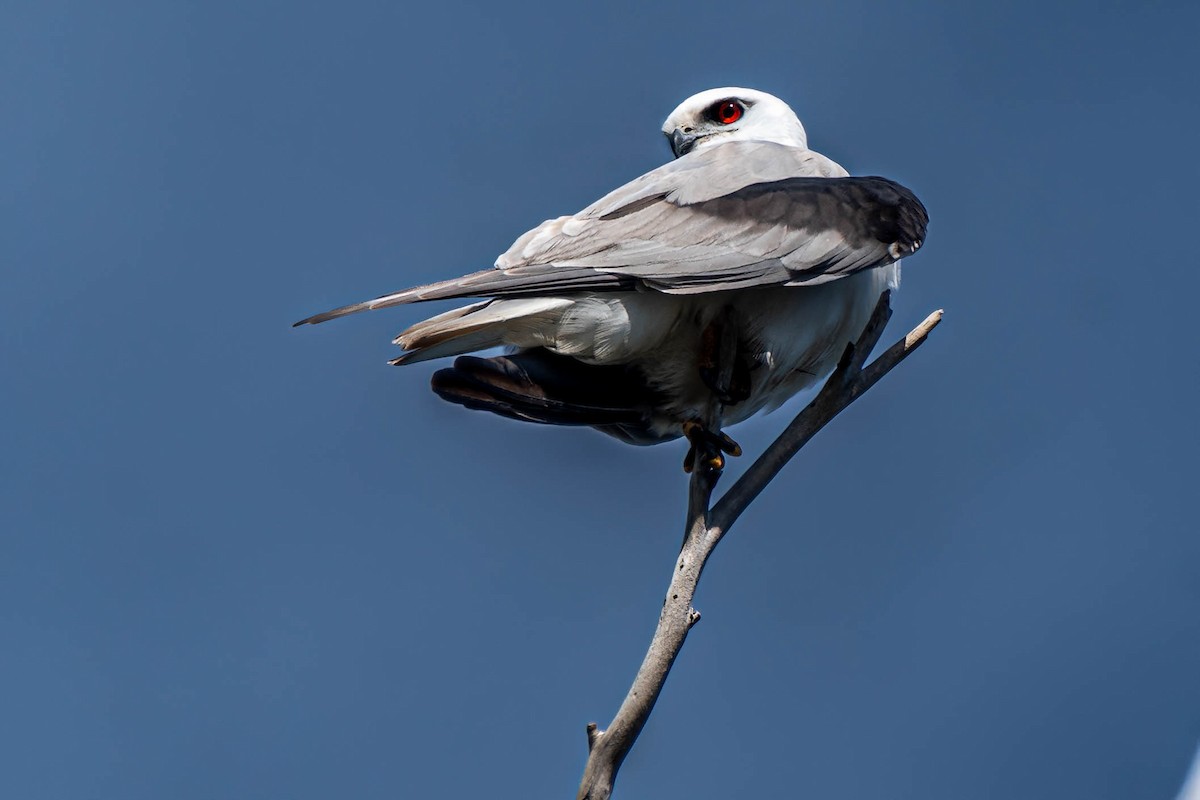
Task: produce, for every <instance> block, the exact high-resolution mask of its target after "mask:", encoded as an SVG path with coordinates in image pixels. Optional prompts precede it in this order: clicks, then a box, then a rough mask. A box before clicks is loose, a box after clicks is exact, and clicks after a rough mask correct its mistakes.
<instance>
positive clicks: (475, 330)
mask: <svg viewBox="0 0 1200 800" xmlns="http://www.w3.org/2000/svg"><path fill="white" fill-rule="evenodd" d="M571 305H572V301H571V300H567V299H564V298H561V297H533V298H524V299H520V300H487V301H484V302H482V303H475V304H473V305H469V306H465V307H463V308H455V309H452V310H450V311H447V312H445V313H444V314H438V315H437V316H436V317H430V318H429V319H427V320H424V321H423V322H418V323H417V324H415V325H413V326H412V327H410V328H408V329H407V330H405V331H404V332H403V333H401V334H400V335H399V336H397V337H396V338H395V340H394V342H393V343H394V344H398V345H400V346H401V347H403V348H404V349H405V350H408V351H409V352H407V353H405V354H404V355H402V356H400V357H399V358H394V359H392V360H391V361H390V362H389V363H391V364H395V365H401V364H414V363H416V362H418V361H428V360H429V359H432V358H442V357H444V356H457V355H461V354H463V353H471V352H474V351H476V350H486V349H487V348H489V347H500V346H501V345H515V346H533V345H540V344H552V343H553V338H554V331H555V330H556V328H557V324H558V321H559V319H561V317H562V314H563V312H564V311H565V310H566V309H568V308H570V307H571Z"/></svg>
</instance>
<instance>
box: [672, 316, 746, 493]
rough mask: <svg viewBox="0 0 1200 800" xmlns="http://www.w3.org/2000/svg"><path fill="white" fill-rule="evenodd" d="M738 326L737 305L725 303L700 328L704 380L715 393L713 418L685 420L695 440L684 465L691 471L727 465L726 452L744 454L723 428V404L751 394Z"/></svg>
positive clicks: (687, 432)
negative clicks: (739, 348)
mask: <svg viewBox="0 0 1200 800" xmlns="http://www.w3.org/2000/svg"><path fill="white" fill-rule="evenodd" d="M738 345H739V341H738V329H737V325H736V324H735V323H734V319H733V309H732V308H731V307H730V306H725V307H724V308H723V309H721V311H720V312H719V313H718V314H717V315H716V316H715V317H714V318H713V320H712V321H711V322H709V323H708V325H706V326H704V329H703V330H702V331H701V332H700V350H699V364H698V367H699V371H700V380H701V381H703V382H704V385H705V386H707V387H708V389H709V391H711V392H712V393H713V403H712V413H711V414H710V415H709V416H710V417H711V419H710V420H709V421H708V422H705V421H703V420H700V419H694V420H691V421H689V422H685V423H684V425H683V435H684V436H686V437H687V440H688V441H689V442H690V443H691V447H690V448H689V449H688V454H687V457H686V458H685V459H684V461H683V469H684V471H686V472H691V471H692V470H693V469H695V468H696V466H697V465H698V464H699V465H702V466H704V468H706V469H711V470H718V471H719V470H721V469H723V468H724V467H725V457H724V456H723V455H722V452H724V453H728V454H729V455H731V456H740V455H741V454H742V448H741V447H740V446H738V443H737V442H735V441H734V440H733V439H731V438H729V436H728V435H727V434H726V433H724V432H723V431H721V429H720V426H721V422H720V420H721V406H728V405H734V404H736V403H740V402H741V401H743V400H745V399H746V398H747V397H749V396H750V367H749V365H748V364H747V363H746V361H745V359H742V358H739V353H738Z"/></svg>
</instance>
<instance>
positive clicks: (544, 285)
mask: <svg viewBox="0 0 1200 800" xmlns="http://www.w3.org/2000/svg"><path fill="white" fill-rule="evenodd" d="M836 175H845V171H844V170H842V169H841V167H839V166H838V165H837V164H835V163H833V162H832V161H829V160H828V159H826V158H825V157H824V156H821V155H820V154H818V153H814V152H812V151H809V150H798V149H797V148H791V147H785V146H783V145H777V144H771V143H764V142H731V143H729V144H725V145H719V146H715V147H710V148H706V149H705V150H703V151H701V152H697V153H692V154H689V155H687V156H684V157H683V158H681V159H678V160H677V161H673V162H670V163H668V164H664V165H663V166H662V167H659V168H658V169H656V170H653V171H651V172H649V173H647V174H645V175H643V176H642V177H640V178H638V179H637V180H634V181H632V182H630V183H628V184H626V185H624V186H622V187H620V188H619V189H617V190H615V191H613V192H611V193H610V194H609V195H607V196H605V197H603V198H601V199H600V200H598V201H597V202H596V203H594V204H592V205H591V206H589V207H588V208H586V209H584V210H583V211H581V212H579V213H578V214H576V215H574V216H572V217H559V218H558V219H555V220H549V221H547V222H545V223H543V224H542V225H540V226H538V227H537V228H534V229H533V230H531V231H529V232H528V233H526V234H525V235H523V236H522V237H521V238H519V239H518V240H517V241H516V242H515V243H514V244H513V246H512V247H511V248H509V250H508V252H506V253H505V254H504V255H502V256H501V257H500V258H499V259H497V261H496V267H495V268H494V269H490V270H482V271H480V272H475V273H472V274H470V275H466V276H463V277H461V278H455V279H452V280H448V281H442V282H440V283H434V284H429V285H426V286H418V287H415V288H413V289H405V290H403V291H401V292H395V293H393V294H388V295H383V296H382V297H379V298H376V299H374V300H369V301H367V302H364V303H355V304H353V305H349V306H343V307H341V308H337V309H334V310H332V311H327V312H324V313H322V314H317V315H315V316H312V317H308V318H307V319H304V320H301V321H300V322H297V323H296V324H297V325H303V324H306V323H318V322H324V321H325V320H329V319H334V318H336V317H341V316H345V315H346V314H352V313H355V312H357V311H364V310H367V309H372V308H384V307H387V306H392V305H398V304H401V303H413V302H420V301H424V300H440V299H449V298H460V297H516V296H544V295H558V294H569V293H572V292H581V291H595V292H607V291H626V290H630V289H635V288H638V287H639V286H644V287H650V288H653V289H657V290H659V291H663V292H668V293H693V292H710V291H720V290H723V289H732V288H741V287H748V286H760V285H770V284H774V285H789V286H799V285H812V284H817V283H823V282H825V281H829V280H834V279H836V278H840V277H843V276H845V275H849V274H851V273H853V272H857V271H858V270H862V269H867V268H869V267H874V266H881V265H884V264H889V263H892V262H894V261H897V260H899V259H900V258H902V257H903V256H905V255H908V254H910V253H913V252H915V251H916V250H917V248H919V247H920V246H921V242H922V240H923V239H924V237H925V227H926V224H927V222H928V217H927V215H926V213H925V209H924V207H923V206H922V205H921V203H920V201H919V200H917V198H916V196H915V195H913V193H912V192H910V191H909V190H908V189H905V188H904V187H903V186H900V185H899V184H896V183H893V182H892V181H889V180H886V179H884V178H850V177H828V176H836Z"/></svg>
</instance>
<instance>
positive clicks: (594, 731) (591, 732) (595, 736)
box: [587, 722, 604, 750]
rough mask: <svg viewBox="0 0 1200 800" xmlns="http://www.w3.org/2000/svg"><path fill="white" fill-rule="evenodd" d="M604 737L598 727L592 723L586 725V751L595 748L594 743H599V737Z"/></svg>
mask: <svg viewBox="0 0 1200 800" xmlns="http://www.w3.org/2000/svg"><path fill="white" fill-rule="evenodd" d="M603 735H604V731H602V730H600V726H599V725H597V724H596V723H594V722H589V723H588V724H587V740H588V750H591V749H592V748H593V747H595V746H596V742H598V741H600V737H601V736H603Z"/></svg>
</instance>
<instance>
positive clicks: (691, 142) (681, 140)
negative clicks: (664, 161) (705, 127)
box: [667, 128, 696, 158]
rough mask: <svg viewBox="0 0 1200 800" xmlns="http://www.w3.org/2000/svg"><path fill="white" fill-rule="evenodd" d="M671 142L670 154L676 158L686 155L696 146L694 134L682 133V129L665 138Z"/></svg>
mask: <svg viewBox="0 0 1200 800" xmlns="http://www.w3.org/2000/svg"><path fill="white" fill-rule="evenodd" d="M667 139H668V140H669V141H670V142H671V152H672V153H674V154H675V157H676V158H679V157H681V156H685V155H687V154H688V153H689V152H691V149H692V148H693V147H695V146H696V134H694V133H684V132H683V129H682V128H676V129H675V130H673V131H671V133H670V134H669V135H668V136H667Z"/></svg>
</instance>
